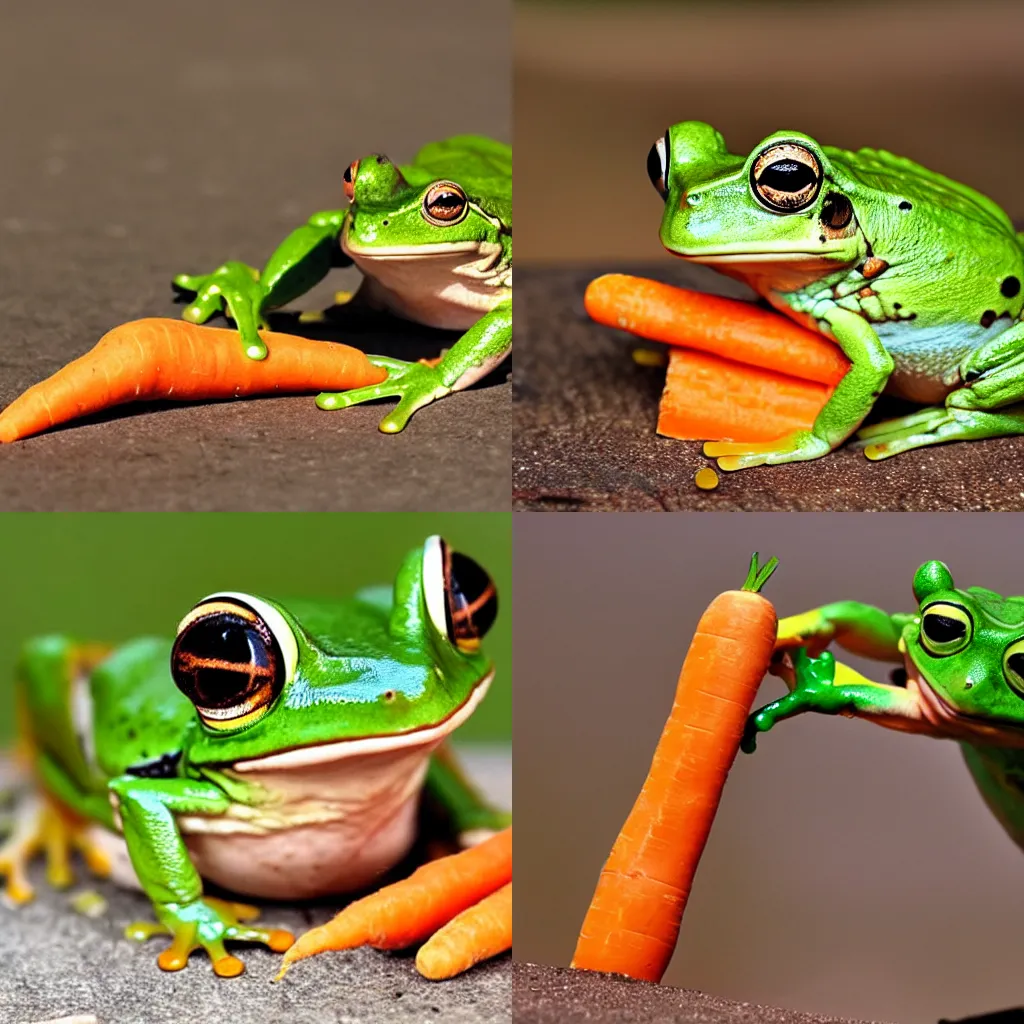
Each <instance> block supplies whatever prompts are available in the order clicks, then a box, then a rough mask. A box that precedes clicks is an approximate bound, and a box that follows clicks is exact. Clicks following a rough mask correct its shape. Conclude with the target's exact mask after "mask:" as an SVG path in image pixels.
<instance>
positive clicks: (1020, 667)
mask: <svg viewBox="0 0 1024 1024" xmlns="http://www.w3.org/2000/svg"><path fill="white" fill-rule="evenodd" d="M1006 667H1007V668H1009V669H1010V671H1011V672H1013V673H1014V674H1015V675H1017V676H1019V677H1020V678H1021V679H1024V651H1018V652H1017V653H1016V654H1011V655H1010V656H1009V657H1008V658H1007V659H1006Z"/></svg>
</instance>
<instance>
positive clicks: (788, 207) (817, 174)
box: [750, 142, 821, 213]
mask: <svg viewBox="0 0 1024 1024" xmlns="http://www.w3.org/2000/svg"><path fill="white" fill-rule="evenodd" d="M750 187H751V190H752V191H753V193H754V196H755V198H756V199H757V201H758V202H759V203H761V205H762V206H764V207H766V208H767V209H769V210H771V211H772V212H773V213H797V212H798V211H800V210H806V209H807V207H808V206H810V205H811V203H813V202H814V200H815V199H816V198H817V197H818V190H819V189H820V188H821V164H820V163H819V162H818V158H817V157H816V156H815V155H814V154H813V153H812V152H811V151H810V150H809V149H808V148H807V147H806V146H801V145H799V144H798V143H795V142H783V143H778V144H776V145H774V146H769V147H768V148H767V149H766V150H765V151H764V152H763V153H761V154H760V156H758V158H757V159H756V160H755V161H754V163H753V166H751V168H750Z"/></svg>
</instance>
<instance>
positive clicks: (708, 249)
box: [647, 121, 866, 278]
mask: <svg viewBox="0 0 1024 1024" xmlns="http://www.w3.org/2000/svg"><path fill="white" fill-rule="evenodd" d="M647 171H648V174H649V176H650V179H651V182H652V183H653V184H654V187H655V188H656V189H657V190H658V192H659V194H660V195H661V197H662V199H664V201H665V213H664V216H663V218H662V223H661V241H662V244H663V245H664V246H665V248H666V249H668V251H669V252H671V253H673V254H674V255H677V256H682V257H683V258H685V259H688V260H691V261H694V262H698V263H709V264H713V265H714V266H715V269H716V270H720V271H722V272H724V273H727V274H730V275H731V276H735V277H741V278H748V277H751V276H757V274H758V272H759V271H760V272H761V273H763V272H764V270H765V267H769V268H771V272H772V273H775V274H779V273H785V272H786V271H787V269H789V270H793V269H795V268H797V267H802V268H806V269H815V270H818V271H821V270H823V269H827V268H832V267H837V266H845V265H848V264H852V263H854V262H856V261H858V260H859V259H860V258H861V257H862V255H863V254H864V252H865V249H866V242H865V240H864V237H863V234H862V232H861V231H860V230H859V227H858V222H857V217H856V216H855V215H854V210H853V205H852V203H851V201H850V199H849V198H848V196H847V195H846V191H847V188H846V185H847V183H846V182H845V181H840V180H838V179H839V178H840V177H841V176H842V172H841V171H838V169H837V168H835V167H833V164H832V162H831V161H830V159H829V157H828V155H827V154H826V152H825V149H824V148H823V147H822V146H820V145H819V144H818V143H817V142H815V140H814V139H812V138H811V137H810V136H808V135H804V134H803V133H801V132H791V131H785V132H776V133H774V134H773V135H769V136H768V137H767V138H766V139H763V140H762V141H761V142H760V143H758V145H757V146H755V147H754V149H753V150H752V151H751V153H750V154H749V155H748V156H746V157H742V156H735V155H733V154H732V153H730V152H729V151H728V149H727V148H726V145H725V140H724V139H723V138H722V136H721V134H719V132H717V131H715V129H714V128H712V127H711V125H709V124H705V123H704V122H702V121H684V122H682V123H681V124H677V125H673V126H672V127H671V128H669V129H668V131H667V132H666V133H665V135H664V137H663V138H661V139H658V141H657V142H655V144H654V146H653V148H652V149H651V152H650V155H649V156H648V158H647Z"/></svg>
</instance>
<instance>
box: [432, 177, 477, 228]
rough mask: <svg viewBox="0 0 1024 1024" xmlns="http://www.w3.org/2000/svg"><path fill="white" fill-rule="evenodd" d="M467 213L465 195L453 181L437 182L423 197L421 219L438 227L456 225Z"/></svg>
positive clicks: (467, 203)
mask: <svg viewBox="0 0 1024 1024" xmlns="http://www.w3.org/2000/svg"><path fill="white" fill-rule="evenodd" d="M468 211H469V200H468V199H467V198H466V193H465V192H463V191H462V189H461V188H460V187H459V186H458V185H456V184H455V182H454V181H439V182H437V183H436V184H434V185H431V186H430V188H429V189H427V194H426V195H425V196H424V197H423V217H424V219H425V220H427V221H429V222H430V223H431V224H436V225H437V226H438V227H445V226H446V225H448V224H457V223H458V222H459V221H460V220H462V218H463V217H465V216H466V213H467V212H468Z"/></svg>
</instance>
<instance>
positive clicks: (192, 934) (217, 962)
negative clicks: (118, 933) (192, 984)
mask: <svg viewBox="0 0 1024 1024" xmlns="http://www.w3.org/2000/svg"><path fill="white" fill-rule="evenodd" d="M259 914H260V912H259V910H257V909H256V907H252V906H250V905H249V904H247V903H232V902H230V901H228V900H218V899H214V898H213V897H211V896H204V897H202V898H201V899H198V900H193V901H192V902H190V903H164V904H157V905H156V916H157V918H158V920H157V921H137V922H135V923H133V924H130V925H128V927H127V928H125V931H124V934H125V938H126V939H131V940H132V941H134V942H145V941H146V940H147V939H151V938H153V936H154V935H170V936H171V944H170V945H169V946H168V947H167V948H166V949H165V950H164V951H163V952H162V953H161V954H160V955H159V956H158V957H157V960H156V962H157V964H158V966H159V967H160V969H161V970H164V971H180V970H181V969H182V968H183V967H185V966H186V964H187V963H188V958H189V955H190V954H191V953H192V952H193V951H194V950H197V949H200V948H202V949H204V950H205V951H206V952H207V954H208V955H209V957H210V961H211V962H212V964H213V972H214V974H216V975H218V976H219V977H221V978H235V977H237V976H238V975H239V974H241V973H242V972H243V971H244V970H245V964H243V963H242V961H241V960H239V959H238V957H236V956H232V955H231V954H230V953H229V952H228V951H227V950H226V949H225V948H224V943H225V942H261V943H263V945H265V946H267V947H269V948H270V949H271V950H273V951H274V952H275V953H283V952H284V951H285V950H286V949H288V948H289V947H290V946H291V944H292V943H293V942H294V941H295V936H294V935H292V933H291V932H289V931H284V930H282V929H279V928H254V927H253V926H252V925H251V924H250V923H249V922H251V921H255V920H256V918H258V917H259Z"/></svg>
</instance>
